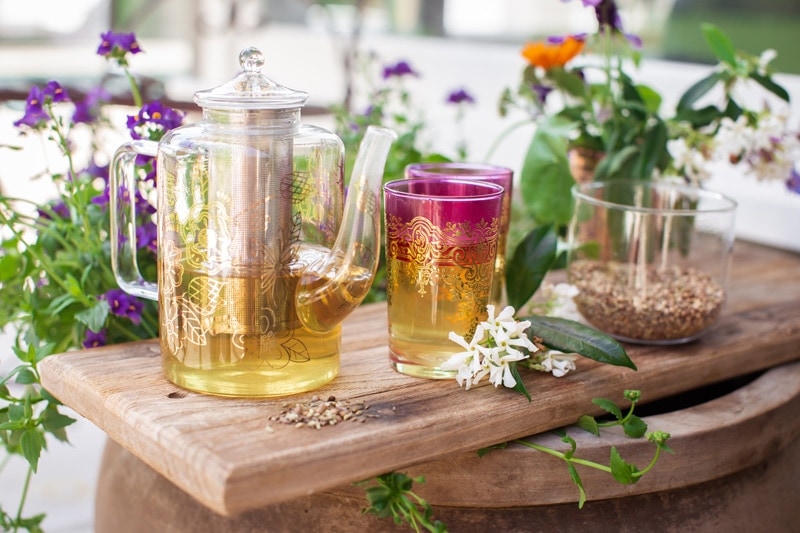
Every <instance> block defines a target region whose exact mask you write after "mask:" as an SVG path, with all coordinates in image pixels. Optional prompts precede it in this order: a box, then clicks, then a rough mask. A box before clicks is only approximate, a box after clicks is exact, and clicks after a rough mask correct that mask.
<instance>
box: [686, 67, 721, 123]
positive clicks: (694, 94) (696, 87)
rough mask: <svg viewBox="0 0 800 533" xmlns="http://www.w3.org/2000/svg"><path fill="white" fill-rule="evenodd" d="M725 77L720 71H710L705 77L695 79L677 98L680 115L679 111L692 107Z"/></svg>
mask: <svg viewBox="0 0 800 533" xmlns="http://www.w3.org/2000/svg"><path fill="white" fill-rule="evenodd" d="M723 79H725V75H724V74H723V73H721V72H712V73H711V74H709V75H708V76H706V77H705V78H702V79H700V80H698V81H696V82H695V83H694V84H693V85H692V86H691V87H689V88H688V89H686V92H684V93H683V95H682V96H681V98H680V100H678V105H677V110H678V114H679V115H680V112H681V111H687V110H689V109H691V108H692V106H693V105H694V103H695V102H697V101H698V100H699V99H700V98H702V97H703V96H705V95H706V93H708V91H710V90H711V89H712V88H713V87H714V86H715V85H716V84H717V83H718V82H720V81H722V80H723Z"/></svg>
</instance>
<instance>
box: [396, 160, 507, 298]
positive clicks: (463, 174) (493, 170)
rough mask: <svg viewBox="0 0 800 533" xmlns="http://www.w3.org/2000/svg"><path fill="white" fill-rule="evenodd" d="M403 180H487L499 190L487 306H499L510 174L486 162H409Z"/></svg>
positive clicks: (503, 290) (503, 275)
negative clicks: (497, 227) (500, 202)
mask: <svg viewBox="0 0 800 533" xmlns="http://www.w3.org/2000/svg"><path fill="white" fill-rule="evenodd" d="M405 175H406V178H408V179H416V178H457V179H461V180H470V181H472V180H479V181H488V182H489V183H494V184H495V185H500V186H501V187H503V191H504V194H503V207H502V212H501V213H500V233H499V235H498V237H497V258H496V259H495V263H494V281H492V294H491V296H490V297H489V303H492V304H494V305H496V306H498V307H501V306H502V305H504V304H505V302H506V294H505V278H506V242H507V240H508V228H509V225H510V223H511V195H512V192H513V186H514V171H513V170H511V169H510V168H507V167H503V166H499V165H492V164H488V163H470V162H459V161H452V162H451V161H444V162H440V163H412V164H410V165H408V166H406V172H405Z"/></svg>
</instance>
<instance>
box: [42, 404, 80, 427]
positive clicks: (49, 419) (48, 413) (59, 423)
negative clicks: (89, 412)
mask: <svg viewBox="0 0 800 533" xmlns="http://www.w3.org/2000/svg"><path fill="white" fill-rule="evenodd" d="M74 423H75V419H74V418H72V417H70V416H67V415H65V414H63V413H61V412H59V411H58V409H57V408H56V407H55V406H52V407H48V408H47V409H45V410H44V412H43V413H42V425H43V426H44V428H45V429H46V430H47V431H55V430H57V429H63V428H65V427H67V426H69V425H71V424H74Z"/></svg>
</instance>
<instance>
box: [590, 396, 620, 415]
mask: <svg viewBox="0 0 800 533" xmlns="http://www.w3.org/2000/svg"><path fill="white" fill-rule="evenodd" d="M592 403H593V404H595V405H596V406H597V407H599V408H601V409H602V410H604V411H606V412H607V413H611V414H612V415H614V416H615V417H616V418H617V420H622V411H621V410H620V408H619V407H617V404H615V403H614V402H612V401H611V400H607V399H606V398H595V399H593V400H592Z"/></svg>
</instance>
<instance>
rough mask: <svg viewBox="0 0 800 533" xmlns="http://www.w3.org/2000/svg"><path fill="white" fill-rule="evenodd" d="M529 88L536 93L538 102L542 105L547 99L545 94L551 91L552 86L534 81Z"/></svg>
mask: <svg viewBox="0 0 800 533" xmlns="http://www.w3.org/2000/svg"><path fill="white" fill-rule="evenodd" d="M531 89H533V92H534V93H536V97H537V98H538V99H539V102H541V103H542V105H544V103H545V102H546V101H547V95H549V94H550V93H551V92H553V88H552V87H548V86H547V85H540V84H538V83H534V84H533V85H532V86H531Z"/></svg>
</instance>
